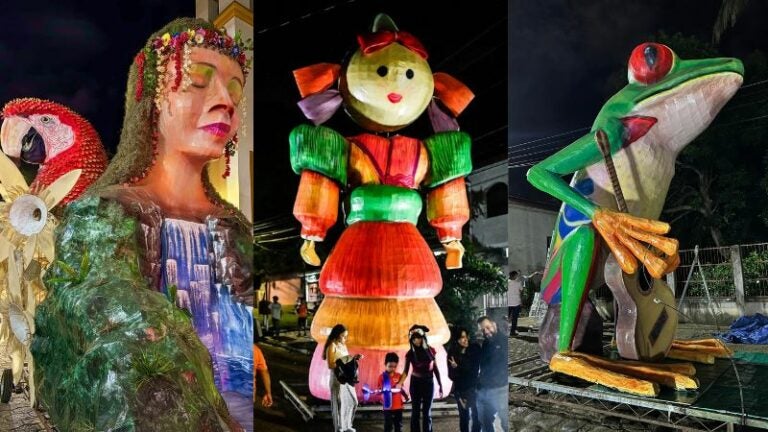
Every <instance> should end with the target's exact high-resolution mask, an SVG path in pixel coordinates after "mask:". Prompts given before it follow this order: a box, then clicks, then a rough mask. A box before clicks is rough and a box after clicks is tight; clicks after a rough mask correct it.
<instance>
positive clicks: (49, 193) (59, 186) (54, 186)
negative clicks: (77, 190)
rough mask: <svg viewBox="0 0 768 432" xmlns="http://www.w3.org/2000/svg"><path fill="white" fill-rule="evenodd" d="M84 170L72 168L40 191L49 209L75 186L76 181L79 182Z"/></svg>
mask: <svg viewBox="0 0 768 432" xmlns="http://www.w3.org/2000/svg"><path fill="white" fill-rule="evenodd" d="M82 172H83V171H82V170H79V169H76V170H72V171H70V172H68V173H66V174H64V175H63V176H61V177H59V178H58V179H56V181H55V182H53V183H51V185H50V186H48V187H47V188H45V189H43V191H42V192H40V194H39V196H40V198H42V199H43V201H44V202H45V205H46V206H48V210H49V211H50V210H51V209H52V208H54V207H55V206H56V204H58V203H59V201H61V200H62V199H63V198H64V197H65V196H67V194H68V193H69V191H71V190H72V188H73V187H75V183H77V180H78V179H79V178H80V173H82Z"/></svg>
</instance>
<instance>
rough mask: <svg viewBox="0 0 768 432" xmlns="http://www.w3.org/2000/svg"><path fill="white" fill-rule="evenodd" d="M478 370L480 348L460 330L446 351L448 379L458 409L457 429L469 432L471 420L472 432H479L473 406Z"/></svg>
mask: <svg viewBox="0 0 768 432" xmlns="http://www.w3.org/2000/svg"><path fill="white" fill-rule="evenodd" d="M479 370H480V347H479V346H478V345H477V344H474V343H471V341H470V339H469V332H468V331H467V329H465V328H460V329H459V330H458V331H457V332H456V339H455V340H454V342H453V345H452V346H451V348H450V349H449V350H448V377H449V378H451V380H452V381H453V395H454V397H455V398H456V405H457V406H458V407H459V429H460V430H461V432H469V419H470V416H471V418H472V432H479V431H480V421H479V420H478V416H477V406H476V405H475V397H476V386H477V376H478V373H479Z"/></svg>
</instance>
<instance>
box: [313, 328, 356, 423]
mask: <svg viewBox="0 0 768 432" xmlns="http://www.w3.org/2000/svg"><path fill="white" fill-rule="evenodd" d="M348 337H349V332H347V328H346V327H344V325H343V324H336V325H335V326H333V328H332V329H331V334H329V335H328V339H326V340H325V346H324V348H323V360H326V362H327V363H328V369H331V374H330V375H331V377H330V380H329V383H328V385H329V387H330V389H331V412H332V415H333V430H334V432H355V429H354V428H353V427H352V422H353V421H354V419H355V410H356V409H357V393H356V392H355V386H353V385H352V384H349V383H341V382H339V379H338V378H337V377H336V374H335V373H334V369H336V366H337V365H338V363H339V362H340V363H342V364H346V363H348V362H350V361H357V360H361V359H362V358H363V355H362V354H356V355H354V356H350V355H349V352H348V351H347V338H348Z"/></svg>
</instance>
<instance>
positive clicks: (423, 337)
mask: <svg viewBox="0 0 768 432" xmlns="http://www.w3.org/2000/svg"><path fill="white" fill-rule="evenodd" d="M427 332H429V329H428V328H427V327H426V326H423V325H418V324H415V325H413V326H412V327H411V329H410V331H409V337H408V341H409V343H410V345H411V349H410V350H408V352H407V353H406V354H405V370H404V371H403V376H402V378H400V381H398V382H405V378H406V377H407V376H408V372H409V371H410V369H411V366H413V373H412V374H411V386H410V393H411V401H412V406H411V407H412V411H411V431H412V432H420V431H422V430H423V431H424V432H432V397H433V396H434V392H435V383H434V379H435V378H436V379H437V385H438V389H439V391H438V393H439V397H440V398H442V397H443V383H442V381H441V380H440V370H439V369H438V368H437V364H436V362H435V354H436V350H435V349H434V348H432V347H430V346H429V345H428V344H427Z"/></svg>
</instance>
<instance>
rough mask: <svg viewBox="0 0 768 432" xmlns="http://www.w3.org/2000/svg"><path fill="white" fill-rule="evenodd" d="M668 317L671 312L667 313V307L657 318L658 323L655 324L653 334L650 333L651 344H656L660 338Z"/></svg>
mask: <svg viewBox="0 0 768 432" xmlns="http://www.w3.org/2000/svg"><path fill="white" fill-rule="evenodd" d="M668 319H669V314H667V309H666V308H665V309H662V310H661V313H660V314H659V317H658V318H656V323H654V324H653V328H652V329H651V334H649V335H648V339H650V341H651V346H653V345H655V344H656V340H657V339H659V335H661V331H662V330H663V329H664V325H665V324H666V323H667V320H668Z"/></svg>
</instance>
